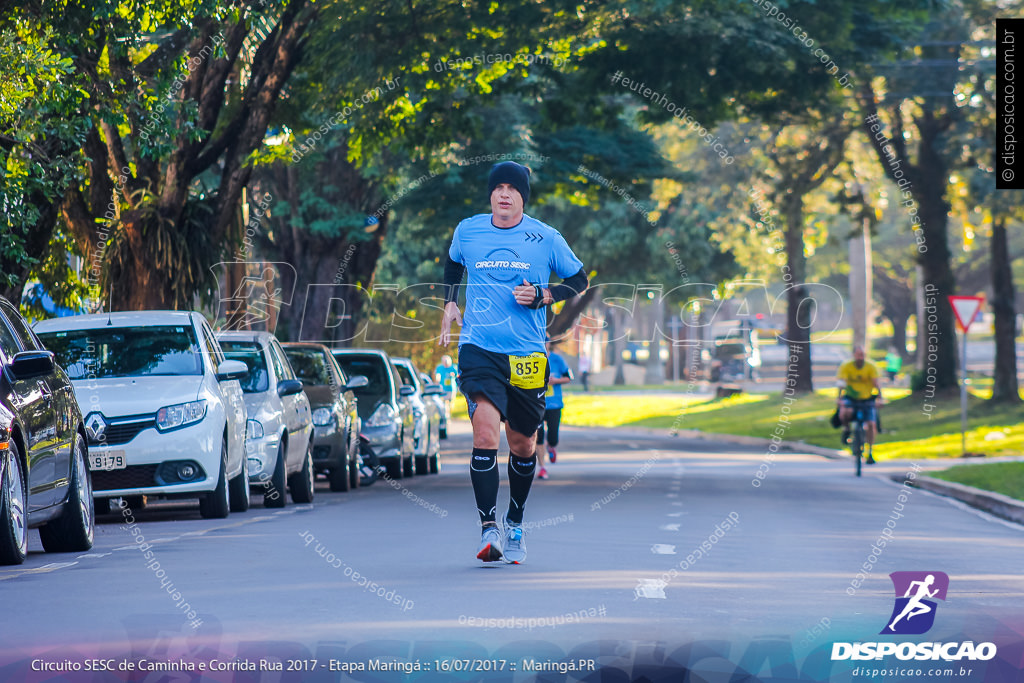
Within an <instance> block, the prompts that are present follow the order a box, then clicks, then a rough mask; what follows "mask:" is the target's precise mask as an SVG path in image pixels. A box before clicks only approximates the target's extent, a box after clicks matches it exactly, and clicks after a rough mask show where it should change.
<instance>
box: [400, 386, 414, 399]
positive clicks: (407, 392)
mask: <svg viewBox="0 0 1024 683" xmlns="http://www.w3.org/2000/svg"><path fill="white" fill-rule="evenodd" d="M415 393H416V389H414V388H413V387H411V386H409V385H408V384H403V385H402V386H400V387H399V388H398V395H399V396H412V395H413V394H415Z"/></svg>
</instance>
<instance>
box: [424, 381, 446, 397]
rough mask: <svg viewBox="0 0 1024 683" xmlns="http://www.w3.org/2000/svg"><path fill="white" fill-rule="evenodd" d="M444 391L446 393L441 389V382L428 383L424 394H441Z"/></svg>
mask: <svg viewBox="0 0 1024 683" xmlns="http://www.w3.org/2000/svg"><path fill="white" fill-rule="evenodd" d="M443 393H444V390H442V389H441V385H440V384H428V385H427V386H426V387H425V388H424V389H423V395H424V396H440V395H441V394H443Z"/></svg>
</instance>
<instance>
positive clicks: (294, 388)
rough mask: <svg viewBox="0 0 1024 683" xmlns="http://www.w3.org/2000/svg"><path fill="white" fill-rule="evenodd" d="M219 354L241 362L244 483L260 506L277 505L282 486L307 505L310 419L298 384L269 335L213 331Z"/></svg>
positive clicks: (310, 466) (280, 501)
mask: <svg viewBox="0 0 1024 683" xmlns="http://www.w3.org/2000/svg"><path fill="white" fill-rule="evenodd" d="M217 340H218V341H219V342H220V345H221V347H222V348H223V349H224V354H225V355H226V356H227V357H228V358H230V359H232V360H238V361H241V362H243V363H245V364H246V366H247V367H248V368H249V375H248V377H246V379H245V381H243V382H242V391H243V392H244V394H245V406H246V409H247V411H248V415H249V420H248V423H247V428H246V445H245V450H246V458H247V460H248V470H249V483H250V484H251V485H252V486H253V487H255V488H256V489H257V490H258V491H261V492H262V493H263V504H264V505H265V506H266V507H283V506H284V504H285V495H284V494H285V486H287V487H288V492H289V493H291V496H292V500H293V501H295V502H296V503H312V502H313V478H314V476H315V474H316V473H315V471H314V469H313V444H312V438H313V417H312V413H311V411H310V407H309V398H308V397H307V396H306V394H305V392H304V391H303V389H302V381H301V380H300V379H299V378H298V377H296V376H295V373H294V371H293V370H292V366H291V365H290V364H289V362H288V358H287V357H286V356H285V354H284V349H282V348H281V344H280V343H279V342H278V341H277V338H275V337H274V335H272V334H270V333H269V332H219V333H217Z"/></svg>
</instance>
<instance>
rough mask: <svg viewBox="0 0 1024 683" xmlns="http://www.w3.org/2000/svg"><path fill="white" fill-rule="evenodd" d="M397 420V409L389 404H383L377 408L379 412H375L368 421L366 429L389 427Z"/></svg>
mask: <svg viewBox="0 0 1024 683" xmlns="http://www.w3.org/2000/svg"><path fill="white" fill-rule="evenodd" d="M394 419H395V409H394V408H392V407H391V405H390V404H388V403H381V404H380V406H378V407H377V410H375V411H373V415H371V416H370V419H369V420H367V421H366V423H365V425H364V426H366V427H387V426H388V425H390V424H392V423H393V421H394Z"/></svg>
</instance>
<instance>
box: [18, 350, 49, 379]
mask: <svg viewBox="0 0 1024 683" xmlns="http://www.w3.org/2000/svg"><path fill="white" fill-rule="evenodd" d="M53 365H54V363H53V352H52V351H22V352H21V353H16V354H14V358H12V359H11V365H10V372H11V375H12V376H13V377H14V379H32V378H33V377H41V376H42V375H49V374H50V373H51V372H53Z"/></svg>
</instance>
